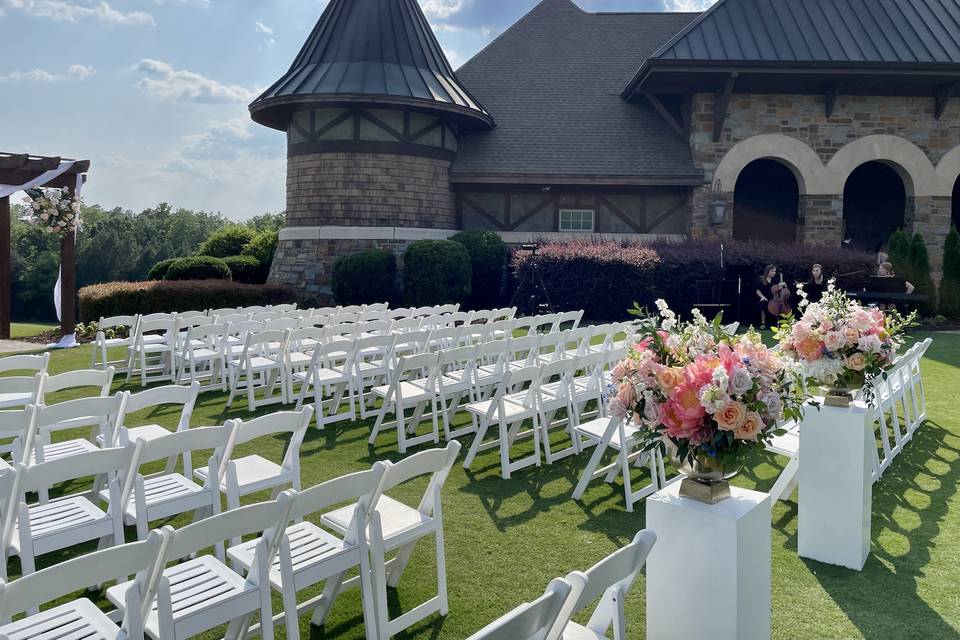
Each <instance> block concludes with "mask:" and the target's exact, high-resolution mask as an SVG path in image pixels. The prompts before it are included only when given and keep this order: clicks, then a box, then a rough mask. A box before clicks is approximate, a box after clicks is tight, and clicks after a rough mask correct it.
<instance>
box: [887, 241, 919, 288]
mask: <svg viewBox="0 0 960 640" xmlns="http://www.w3.org/2000/svg"><path fill="white" fill-rule="evenodd" d="M910 247H911V241H910V235H909V234H907V232H905V231H904V230H903V229H897V230H896V231H895V232H894V233H893V235H892V236H890V240H888V241H887V260H889V261H890V263H891V264H892V265H893V269H894V271H896V272H897V274H899V275H901V276H903V277H904V278H907V279H908V280H909V279H910V278H911V277H912V276H913V274H912V270H913V260H912V256H911V250H910Z"/></svg>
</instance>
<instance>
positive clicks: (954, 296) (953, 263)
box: [940, 227, 960, 318]
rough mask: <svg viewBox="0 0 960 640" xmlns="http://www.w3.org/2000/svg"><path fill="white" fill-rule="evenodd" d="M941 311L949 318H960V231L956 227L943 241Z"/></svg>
mask: <svg viewBox="0 0 960 640" xmlns="http://www.w3.org/2000/svg"><path fill="white" fill-rule="evenodd" d="M940 313H941V314H943V315H945V316H946V317H948V318H960V232H958V231H957V228H956V227H952V228H951V229H950V233H948V234H947V239H946V241H945V242H944V243H943V279H942V280H940Z"/></svg>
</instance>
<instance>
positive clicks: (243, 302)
mask: <svg viewBox="0 0 960 640" xmlns="http://www.w3.org/2000/svg"><path fill="white" fill-rule="evenodd" d="M79 298H80V321H81V322H90V321H93V322H96V321H99V320H100V318H102V317H107V316H118V315H132V314H135V313H143V314H147V313H171V312H174V311H202V310H204V309H216V308H220V307H246V306H250V305H268V304H284V303H289V302H297V303H301V304H310V303H312V301H309V300H306V299H303V298H302V297H301V296H300V294H299V292H298V291H296V290H295V289H291V288H289V287H280V286H274V285H260V286H258V285H250V284H239V283H236V282H230V281H226V280H199V281H190V280H186V281H179V282H171V281H168V280H165V281H161V282H107V283H104V284H95V285H92V286H89V287H84V288H83V289H80V292H79Z"/></svg>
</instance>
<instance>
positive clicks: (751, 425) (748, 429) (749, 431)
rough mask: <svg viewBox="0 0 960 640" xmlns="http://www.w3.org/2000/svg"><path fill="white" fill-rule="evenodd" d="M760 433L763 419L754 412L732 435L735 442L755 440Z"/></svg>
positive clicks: (749, 414)
mask: <svg viewBox="0 0 960 640" xmlns="http://www.w3.org/2000/svg"><path fill="white" fill-rule="evenodd" d="M761 431H763V418H761V417H760V414H759V413H757V412H756V411H751V412H749V413H748V414H747V416H746V418H744V420H743V424H741V425H740V426H739V427H738V428H737V430H736V433H734V434H733V435H734V437H735V438H736V439H737V440H756V439H757V436H758V435H759V434H760V432H761Z"/></svg>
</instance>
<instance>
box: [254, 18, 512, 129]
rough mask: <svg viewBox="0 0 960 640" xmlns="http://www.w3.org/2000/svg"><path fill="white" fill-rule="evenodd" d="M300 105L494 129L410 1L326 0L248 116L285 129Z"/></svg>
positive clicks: (488, 116)
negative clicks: (405, 114)
mask: <svg viewBox="0 0 960 640" xmlns="http://www.w3.org/2000/svg"><path fill="white" fill-rule="evenodd" d="M305 104H314V105H327V106H380V107H382V106H393V107H401V108H411V109H416V110H420V111H428V112H434V113H437V112H439V113H444V114H446V115H450V116H453V117H455V118H456V119H457V120H459V121H460V123H461V124H463V125H465V126H468V127H480V128H490V127H491V126H492V125H493V119H492V118H491V117H490V114H488V113H487V112H486V111H485V110H484V108H483V107H482V106H481V105H480V104H479V103H478V102H477V101H476V100H475V99H474V98H473V96H471V95H470V92H469V91H467V90H466V89H465V88H464V87H463V86H462V85H461V84H460V82H459V81H458V80H457V76H456V74H455V73H454V71H453V68H452V67H451V66H450V63H449V62H448V61H447V58H446V56H445V55H444V54H443V50H442V49H441V48H440V44H439V43H438V42H437V39H436V37H435V36H434V34H433V31H432V30H431V29H430V25H429V24H428V23H427V19H426V18H425V17H424V15H423V12H422V11H421V10H420V6H419V5H418V4H417V2H416V0H331V2H330V4H329V5H327V8H326V10H324V12H323V15H321V16H320V20H319V21H318V22H317V25H316V26H315V27H314V29H313V32H312V33H311V34H310V37H309V38H308V39H307V42H306V43H305V44H304V45H303V48H302V49H301V50H300V54H299V55H298V56H297V59H296V60H295V61H294V63H293V65H292V66H291V67H290V70H289V71H287V73H286V74H285V75H284V76H283V77H282V78H280V79H279V80H277V82H275V83H274V84H273V86H271V87H270V88H269V89H267V90H266V91H265V92H264V93H263V95H261V96H260V97H259V98H257V99H256V100H255V101H254V102H253V103H252V104H251V105H250V114H251V117H252V118H253V119H254V120H255V121H256V122H259V123H260V124H263V125H266V126H268V127H273V128H275V129H281V130H285V129H286V127H287V125H288V124H289V121H290V116H291V113H292V112H293V111H295V110H297V108H299V107H300V106H302V105H305Z"/></svg>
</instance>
